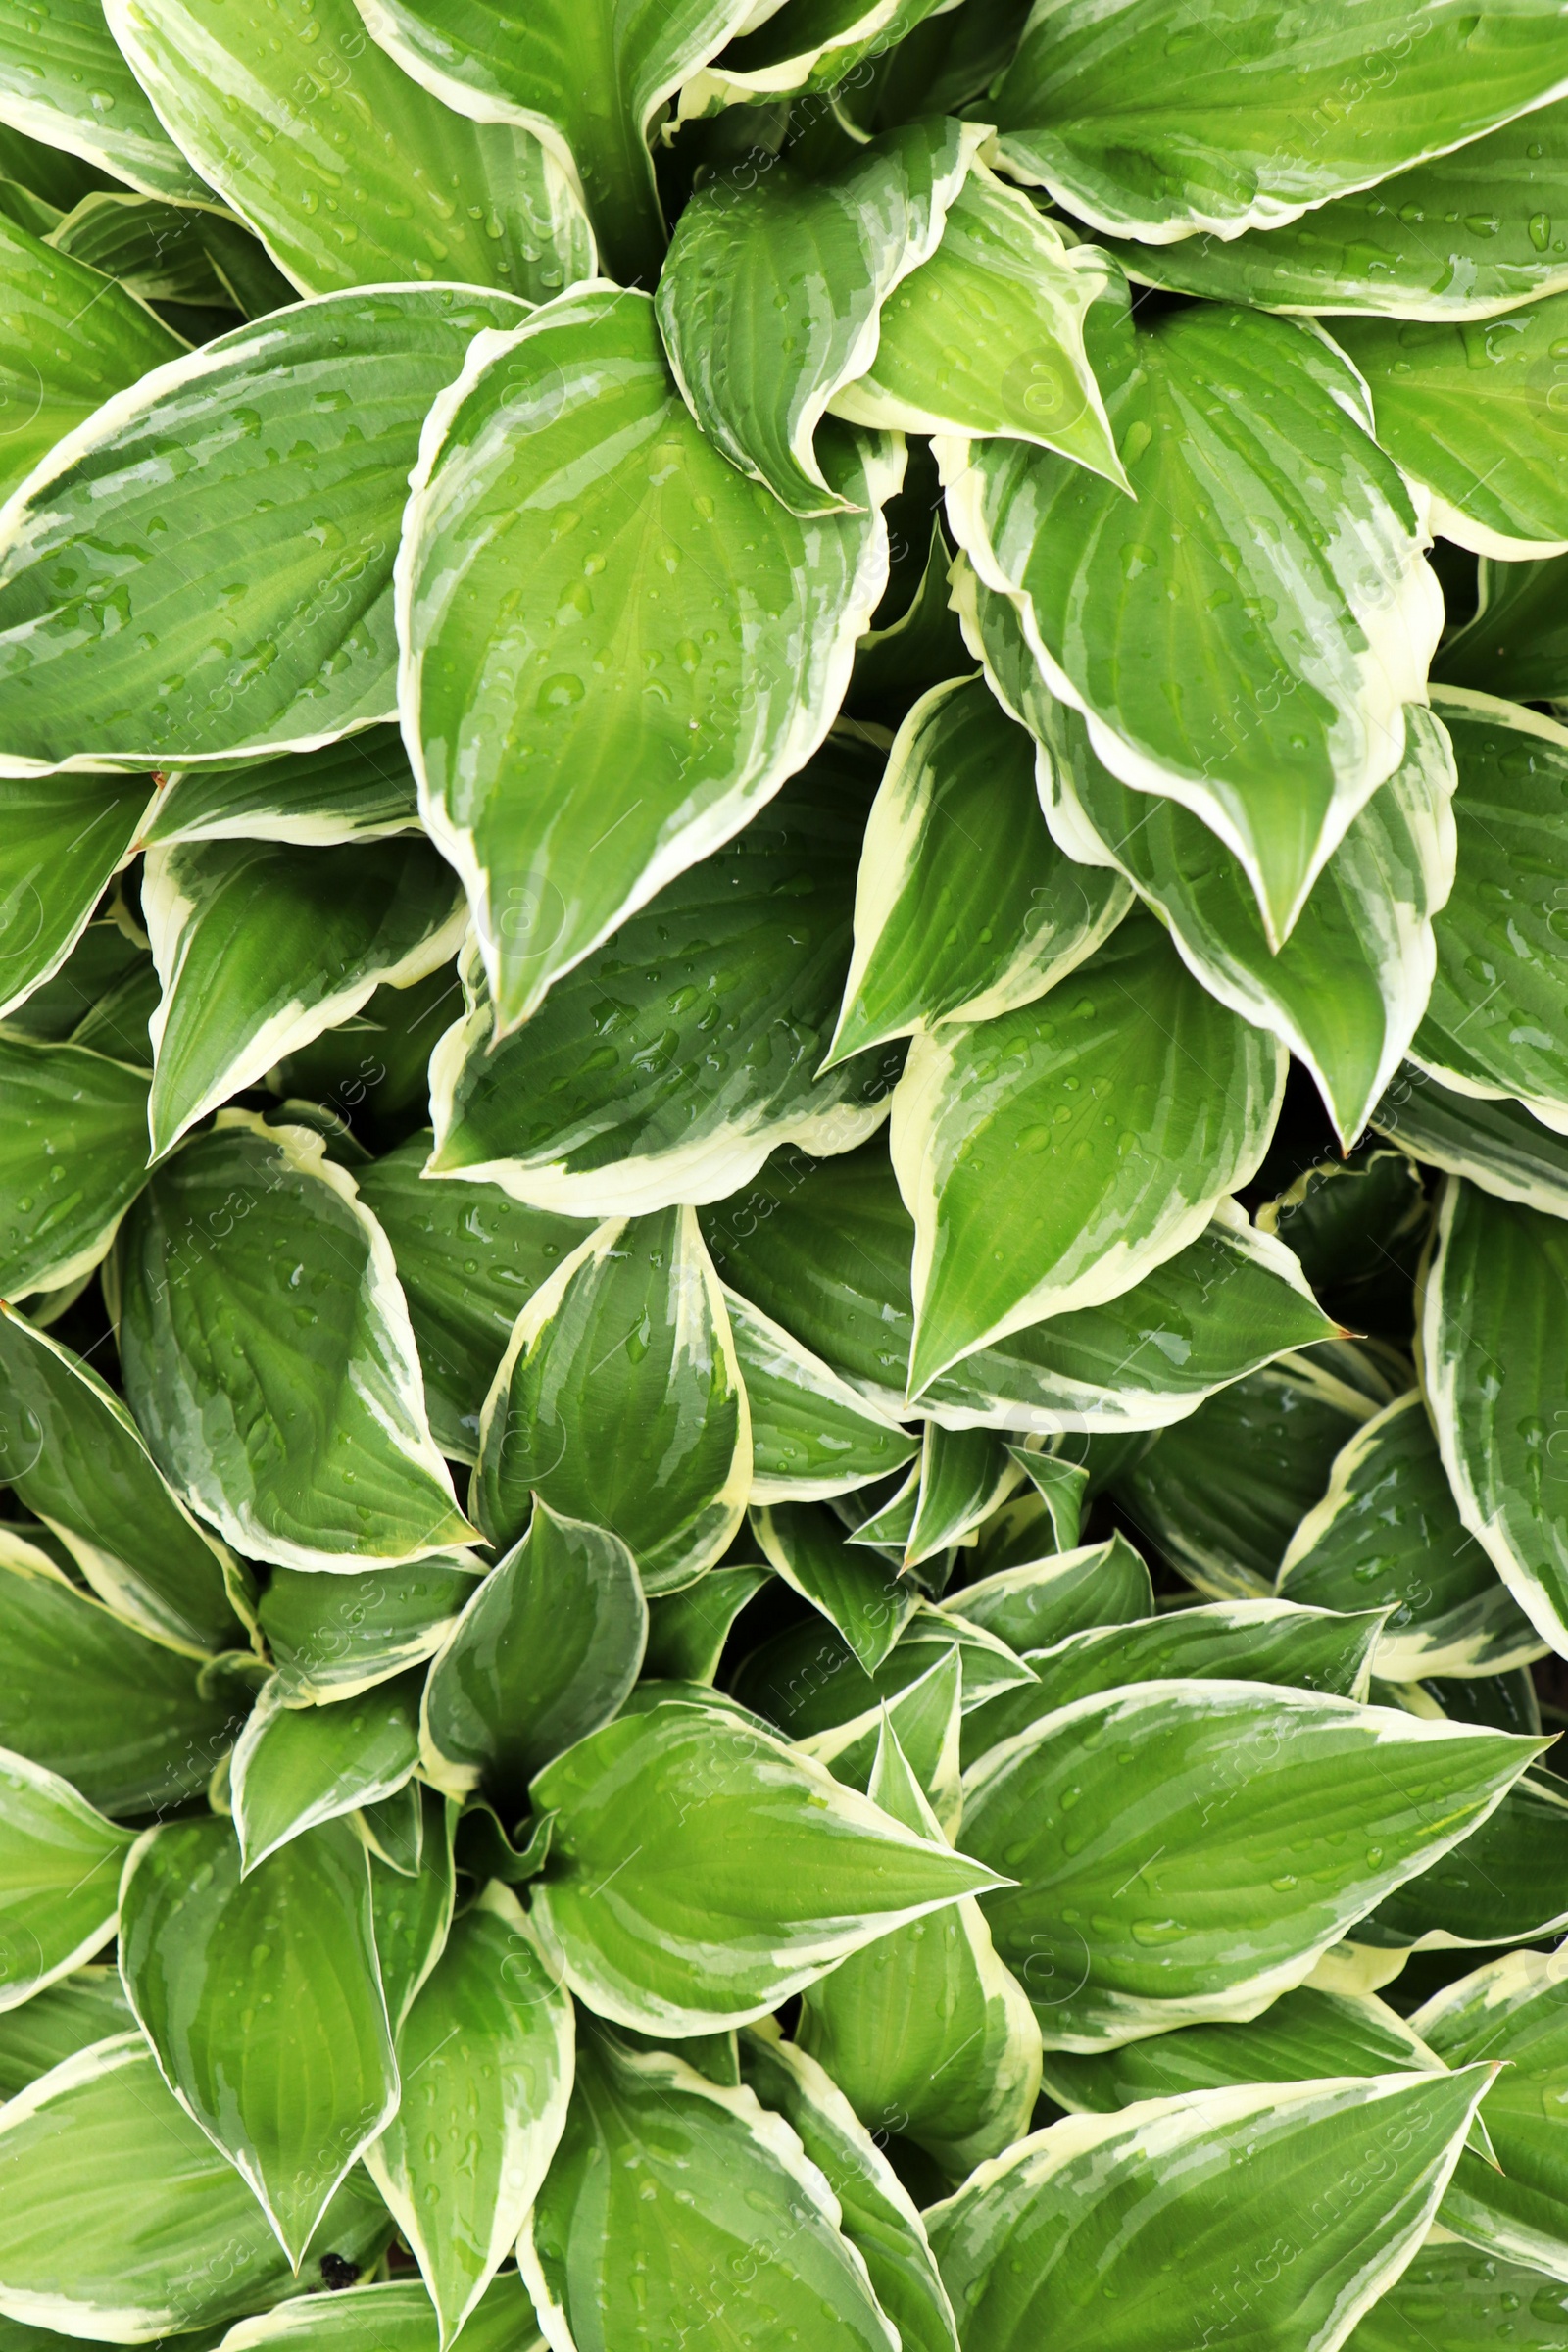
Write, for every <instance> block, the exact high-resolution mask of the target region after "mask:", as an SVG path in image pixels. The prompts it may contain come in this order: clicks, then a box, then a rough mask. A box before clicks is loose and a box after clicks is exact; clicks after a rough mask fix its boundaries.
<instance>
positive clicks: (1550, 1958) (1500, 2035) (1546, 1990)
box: [1411, 1952, 1568, 2279]
mask: <svg viewBox="0 0 1568 2352" xmlns="http://www.w3.org/2000/svg"><path fill="white" fill-rule="evenodd" d="M1564 1973H1565V1972H1564V1966H1563V1961H1562V1959H1561V1957H1560V1955H1558V1954H1557V1953H1546V1952H1506V1953H1504V1954H1503V1955H1502V1956H1501V1957H1500V1958H1499V1959H1495V1960H1492V1961H1489V1962H1488V1963H1487V1965H1486V1966H1485V1967H1483V1968H1478V1969H1477V1970H1476V1972H1475V1974H1474V1975H1473V1976H1468V1977H1461V1978H1460V1979H1459V1980H1458V1981H1457V1982H1456V1983H1455V1984H1452V1985H1445V1987H1444V1988H1443V1990H1442V1991H1441V1992H1438V1993H1434V1995H1433V1997H1432V1999H1431V2000H1430V2001H1428V2002H1427V2004H1426V2006H1425V2007H1424V2008H1422V2009H1418V2010H1417V2011H1416V2013H1415V2016H1414V2017H1413V2018H1412V2020H1411V2024H1412V2026H1413V2028H1414V2030H1415V2031H1416V2033H1418V2034H1422V2035H1423V2036H1424V2037H1425V2038H1426V2039H1427V2040H1428V2041H1430V2043H1431V2044H1432V2047H1433V2048H1434V2049H1435V2050H1436V2051H1437V2053H1438V2055H1439V2056H1440V2057H1441V2058H1442V2059H1444V2061H1445V2062H1446V2064H1447V2065H1448V2066H1451V2067H1455V2068H1457V2067H1462V2066H1466V2065H1469V2064H1472V2063H1474V2062H1476V2061H1478V2060H1483V2059H1485V2060H1489V2061H1491V2062H1492V2063H1494V2064H1495V2063H1496V2062H1497V2061H1498V2060H1499V2059H1500V2060H1501V2061H1503V2065H1502V2071H1501V2073H1500V2074H1499V2075H1498V2077H1497V2080H1496V2082H1495V2084H1494V2086H1493V2088H1492V2090H1491V2092H1490V2093H1489V2095H1488V2098H1487V2106H1486V2120H1487V2130H1488V2131H1489V2133H1490V2134H1491V2136H1492V2142H1493V2145H1494V2147H1495V2150H1496V2155H1497V2163H1498V2165H1499V2166H1500V2168H1501V2169H1500V2171H1495V2170H1493V2168H1492V2167H1490V2166H1489V2165H1486V2164H1485V2163H1483V2162H1482V2160H1481V2159H1480V2158H1479V2157H1478V2156H1476V2155H1474V2154H1473V2153H1470V2152H1467V2153H1466V2154H1465V2155H1464V2156H1462V2157H1461V2158H1460V2160H1459V2167H1458V2170H1457V2171H1456V2173H1455V2174H1454V2178H1453V2182H1452V2185H1451V2187H1450V2188H1449V2190H1448V2194H1447V2196H1446V2198H1445V2199H1444V2206H1443V2221H1444V2225H1445V2228H1446V2229H1451V2230H1452V2231H1454V2232H1455V2234H1456V2235H1458V2236H1460V2237H1463V2238H1466V2239H1468V2240H1469V2241H1470V2243H1471V2244H1472V2245H1477V2246H1483V2247H1485V2248H1486V2249H1487V2251H1488V2252H1489V2253H1495V2254H1500V2255H1504V2256H1507V2257H1508V2258H1509V2259H1511V2260H1512V2261H1514V2262H1527V2263H1533V2264H1535V2265H1536V2266H1538V2267H1539V2268H1540V2269H1542V2270H1544V2271H1546V2272H1548V2273H1549V2274H1550V2275H1551V2276H1552V2277H1553V2278H1559V2279H1568V2165H1565V2164H1564V2161H1563V2157H1562V2152H1561V2149H1560V2147H1559V2144H1558V2140H1559V2133H1558V2130H1557V2127H1558V2124H1559V2122H1560V2120H1561V2115H1562V2103H1563V2093H1564V2090H1565V2088H1568V1999H1565V1996H1564Z"/></svg>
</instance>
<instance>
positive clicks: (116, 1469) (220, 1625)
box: [0, 1305, 245, 1657]
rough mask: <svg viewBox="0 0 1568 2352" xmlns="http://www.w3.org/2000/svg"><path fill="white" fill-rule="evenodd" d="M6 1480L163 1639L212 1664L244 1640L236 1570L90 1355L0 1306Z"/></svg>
mask: <svg viewBox="0 0 1568 2352" xmlns="http://www.w3.org/2000/svg"><path fill="white" fill-rule="evenodd" d="M0 1382H3V1384H4V1389H5V1393H6V1397H7V1404H8V1410H7V1412H6V1415H5V1418H4V1422H3V1423H0V1476H3V1477H4V1479H5V1480H6V1483H7V1484H8V1485H9V1486H10V1487H12V1488H13V1489H14V1490H15V1493H16V1496H17V1499H18V1501H19V1502H21V1503H22V1504H23V1505H24V1506H25V1508H26V1509H27V1510H29V1511H32V1512H34V1513H36V1515H37V1517H38V1518H40V1519H41V1520H42V1521H43V1522H44V1525H45V1526H46V1527H48V1528H50V1529H52V1530H53V1532H54V1533H55V1534H56V1535H57V1536H58V1537H59V1538H60V1541H61V1542H62V1543H63V1544H65V1545H66V1548H67V1549H68V1551H69V1552H70V1553H71V1556H72V1558H73V1560H74V1561H75V1563H76V1566H77V1567H78V1568H79V1569H80V1571H81V1574H82V1575H83V1577H84V1578H85V1579H86V1581H87V1583H88V1584H89V1585H90V1586H91V1587H92V1589H93V1591H94V1592H95V1593H97V1594H98V1597H99V1598H100V1599H101V1600H103V1601H105V1602H106V1603H107V1604H108V1606H109V1607H110V1608H111V1609H113V1610H114V1611H115V1613H116V1615H117V1616H120V1617H123V1618H124V1619H125V1620H126V1621H127V1623H129V1624H131V1625H134V1626H137V1627H139V1628H140V1630H141V1631H142V1632H143V1633H145V1634H149V1635H150V1636H151V1637H152V1639H153V1640H154V1641H155V1642H165V1643H167V1644H169V1645H170V1646H171V1647H172V1648H175V1649H181V1650H184V1651H186V1652H187V1653H188V1654H189V1655H191V1656H195V1657H205V1656H207V1655H209V1654H210V1653H211V1652H213V1651H215V1650H221V1649H223V1648H226V1647H228V1646H229V1645H230V1643H231V1642H233V1640H234V1639H235V1638H236V1635H237V1632H238V1628H237V1626H236V1623H235V1610H234V1598H233V1597H231V1589H230V1580H231V1579H232V1592H233V1594H234V1595H235V1596H237V1597H239V1598H240V1599H242V1600H243V1599H244V1596H245V1595H244V1586H243V1583H242V1581H241V1580H240V1577H239V1571H238V1570H237V1569H236V1567H235V1565H234V1563H233V1561H232V1560H231V1559H230V1558H229V1556H228V1554H227V1553H226V1552H225V1551H224V1550H223V1548H222V1546H221V1544H217V1543H215V1542H214V1541H213V1539H212V1538H211V1537H210V1536H208V1535H207V1534H206V1533H205V1532H204V1531H203V1530H202V1529H201V1528H199V1527H198V1526H197V1525H196V1523H195V1521H194V1520H193V1519H192V1518H191V1517H190V1515H189V1513H188V1512H187V1511H186V1510H185V1508H184V1506H183V1504H182V1503H181V1502H180V1501H179V1500H178V1498H177V1497H176V1496H175V1495H174V1494H173V1493H172V1491H171V1489H170V1488H169V1487H168V1486H167V1485H166V1484H165V1482H164V1480H163V1478H162V1477H161V1476H160V1474H159V1472H158V1470H157V1468H156V1466H155V1465H154V1462H153V1460H152V1457H151V1455H150V1454H149V1452H148V1450H147V1446H146V1444H145V1443H144V1441H143V1439H142V1436H141V1432H140V1431H139V1430H138V1429H137V1427H136V1424H135V1422H134V1421H133V1420H132V1419H131V1417H130V1415H129V1413H128V1412H126V1410H125V1407H124V1405H123V1403H122V1402H121V1400H120V1398H119V1397H116V1396H115V1395H114V1394H113V1393H112V1391H111V1390H110V1389H109V1388H108V1387H107V1386H106V1385H105V1383H104V1382H103V1381H102V1380H101V1379H100V1378H99V1376H98V1374H97V1373H96V1372H95V1371H94V1370H93V1369H92V1367H91V1366H90V1365H89V1364H87V1363H85V1362H84V1361H83V1360H82V1359H81V1357H79V1356H77V1355H73V1353H72V1352H71V1350H70V1349H69V1348H62V1347H61V1346H60V1344H59V1342H58V1341H56V1340H52V1339H50V1338H49V1337H48V1336H47V1335H46V1334H45V1333H43V1332H40V1331H37V1330H35V1329H34V1328H33V1326H32V1325H31V1324H30V1323H28V1322H26V1321H25V1318H24V1317H23V1316H21V1315H19V1314H16V1313H14V1312H13V1311H12V1310H11V1309H10V1308H9V1307H6V1306H4V1305H0Z"/></svg>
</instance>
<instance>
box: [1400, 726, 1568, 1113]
mask: <svg viewBox="0 0 1568 2352" xmlns="http://www.w3.org/2000/svg"><path fill="white" fill-rule="evenodd" d="M1437 707H1438V710H1439V711H1440V712H1441V713H1442V715H1443V719H1444V723H1445V725H1446V727H1447V729H1448V731H1449V733H1450V735H1451V736H1452V738H1453V748H1454V754H1455V757H1456V759H1457V760H1458V764H1459V789H1458V791H1457V793H1456V794H1455V796H1454V803H1453V812H1454V816H1455V818H1456V819H1457V821H1458V828H1459V871H1458V875H1457V878H1456V880H1455V882H1454V886H1453V892H1452V895H1451V896H1450V898H1449V900H1448V904H1447V906H1446V907H1445V908H1444V910H1443V912H1442V914H1440V915H1439V917H1438V920H1437V939H1438V971H1437V978H1436V980H1435V982H1434V984H1433V989H1432V999H1431V1002H1430V1004H1429V1005H1428V1006H1427V1011H1426V1018H1425V1019H1424V1020H1423V1021H1422V1023H1421V1026H1420V1028H1419V1029H1418V1030H1417V1032H1416V1038H1415V1044H1414V1046H1413V1047H1412V1049H1411V1056H1410V1057H1411V1059H1412V1060H1413V1061H1415V1062H1417V1063H1418V1064H1419V1065H1420V1067H1421V1068H1422V1069H1424V1070H1429V1071H1430V1072H1431V1074H1432V1076H1433V1077H1434V1078H1438V1079H1441V1080H1442V1081H1443V1083H1444V1084H1445V1085H1447V1086H1450V1087H1456V1088H1457V1089H1458V1090H1459V1092H1460V1093H1462V1094H1474V1095H1480V1096H1497V1095H1515V1096H1518V1097H1520V1098H1521V1099H1522V1100H1523V1101H1524V1103H1526V1104H1527V1105H1528V1107H1529V1108H1530V1109H1532V1110H1535V1111H1537V1112H1538V1113H1539V1115H1540V1116H1541V1117H1542V1118H1543V1119H1544V1122H1545V1124H1546V1125H1547V1126H1548V1127H1552V1128H1555V1129H1556V1130H1557V1131H1558V1132H1559V1133H1561V1132H1563V1131H1564V1130H1565V1129H1568V1046H1565V1044H1564V1041H1563V1036H1562V1025H1561V1021H1560V1019H1559V1018H1558V1014H1559V1011H1560V1007H1561V1004H1562V994H1563V988H1564V985H1565V982H1568V942H1565V941H1564V940H1563V938H1562V937H1561V936H1560V932H1561V910H1560V907H1559V903H1558V901H1557V899H1556V898H1555V896H1554V892H1555V890H1556V876H1557V871H1558V864H1559V860H1560V855H1561V853H1560V848H1559V843H1560V841H1561V839H1562V835H1563V793H1564V788H1565V787H1568V728H1563V727H1560V726H1558V725H1557V724H1556V723H1555V722H1554V721H1553V720H1551V719H1549V718H1544V717H1542V715H1541V714H1540V712H1539V711H1523V710H1520V709H1518V708H1517V707H1515V706H1513V705H1511V704H1508V703H1501V702H1498V701H1496V700H1495V698H1494V697H1493V696H1491V695H1479V694H1457V693H1453V692H1451V691H1448V690H1446V689H1445V690H1444V691H1443V692H1442V693H1441V694H1440V696H1439V698H1438V705H1437ZM1499 892H1501V893H1503V894H1504V895H1503V896H1501V897H1499V896H1498V893H1499Z"/></svg>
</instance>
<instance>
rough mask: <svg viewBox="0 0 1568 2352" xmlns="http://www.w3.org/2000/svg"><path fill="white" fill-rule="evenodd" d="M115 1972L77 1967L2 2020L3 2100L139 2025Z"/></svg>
mask: <svg viewBox="0 0 1568 2352" xmlns="http://www.w3.org/2000/svg"><path fill="white" fill-rule="evenodd" d="M134 2022H135V2021H134V2019H133V2018H132V2017H131V2014H130V2010H129V2007H128V2006H127V2004H126V2001H125V1996H124V1993H123V1991H122V1989H121V1984H120V1978H119V1976H118V1974H117V1973H116V1971H115V1970H114V1969H112V1968H76V1969H73V1970H72V1972H71V1974H70V1976H68V1977H61V1978H59V1979H58V1980H57V1981H56V1982H55V1983H54V1984H53V1985H46V1986H45V1988H44V1989H43V1991H42V1992H34V1993H30V1994H29V1995H28V1997H27V1999H26V2000H25V2002H23V2004H22V2006H21V2007H20V2008H17V2009H8V2010H7V2011H6V2012H5V2014H4V2016H3V2018H0V2100H3V2099H14V2098H15V2097H16V2095H17V2092H18V2091H19V2090H25V2089H26V2087H27V2084H28V2083H29V2082H37V2080H38V2077H39V2076H40V2075H46V2074H47V2073H48V2072H49V2069H50V2068H51V2067H52V2066H58V2065H59V2064H60V2063H61V2061H62V2060H63V2059H66V2058H73V2057H74V2056H75V2054H76V2052H77V2051H78V2050H84V2049H85V2048H86V2047H87V2045H88V2043H89V2042H94V2041H102V2040H103V2039H104V2038H105V2037H106V2036H107V2035H108V2034H123V2033H124V2032H125V2031H126V2029H127V2028H128V2027H129V2026H131V2025H133V2024H134Z"/></svg>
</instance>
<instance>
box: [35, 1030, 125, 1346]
mask: <svg viewBox="0 0 1568 2352" xmlns="http://www.w3.org/2000/svg"><path fill="white" fill-rule="evenodd" d="M0 1090H3V1092H4V1096H5V1103H6V1121H5V1125H4V1128H3V1129H0V1293H3V1294H4V1296H5V1297H6V1298H7V1299H24V1298H25V1297H26V1296H27V1294H28V1293H29V1292H32V1291H58V1290H64V1289H65V1288H66V1287H67V1285H68V1284H71V1283H73V1282H75V1281H77V1279H78V1278H79V1277H80V1276H81V1275H83V1274H88V1273H90V1272H91V1271H92V1269H93V1267H94V1266H96V1265H97V1263H98V1262H99V1260H100V1258H102V1257H103V1256H104V1255H105V1254H106V1252H107V1251H108V1249H109V1246H110V1244H111V1243H112V1242H113V1240H114V1238H115V1232H116V1229H117V1227H118V1226H119V1223H120V1220H121V1218H122V1217H123V1215H124V1213H125V1210H126V1209H127V1208H128V1207H129V1205H130V1203H131V1201H133V1200H134V1199H135V1197H136V1195H137V1194H138V1193H139V1192H140V1190H141V1188H142V1185H143V1184H144V1183H145V1181H146V1159H147V1153H146V1150H145V1145H146V1125H147V1079H146V1076H145V1074H144V1073H143V1072H142V1071H140V1070H131V1069H127V1068H126V1067H125V1065H124V1064H123V1062H119V1061H109V1060H107V1059H106V1058H105V1057H104V1055H103V1054H94V1053H91V1052H89V1051H88V1049H87V1048H86V1047H84V1046H71V1045H63V1046H56V1045H33V1044H31V1043H30V1042H25V1041H23V1040H22V1039H20V1038H19V1039H16V1040H12V1039H10V1038H7V1037H0Z"/></svg>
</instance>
